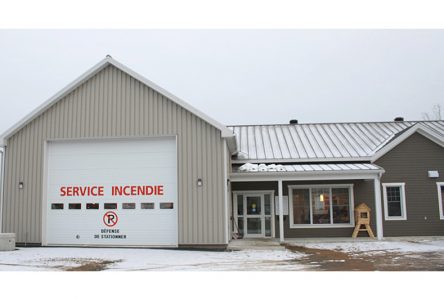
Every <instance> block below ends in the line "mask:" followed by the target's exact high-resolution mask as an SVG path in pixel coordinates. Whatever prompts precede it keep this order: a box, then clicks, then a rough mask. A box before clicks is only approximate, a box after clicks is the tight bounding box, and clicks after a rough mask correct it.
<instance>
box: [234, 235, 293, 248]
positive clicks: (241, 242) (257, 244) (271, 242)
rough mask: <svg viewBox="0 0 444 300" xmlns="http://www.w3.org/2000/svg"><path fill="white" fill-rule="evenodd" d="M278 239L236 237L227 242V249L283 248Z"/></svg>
mask: <svg viewBox="0 0 444 300" xmlns="http://www.w3.org/2000/svg"><path fill="white" fill-rule="evenodd" d="M284 249H285V246H284V245H281V244H280V243H279V239H265V238H264V239H259V238H258V239H238V240H231V241H230V242H229V243H228V247H227V250H284Z"/></svg>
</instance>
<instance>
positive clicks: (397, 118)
mask: <svg viewBox="0 0 444 300" xmlns="http://www.w3.org/2000/svg"><path fill="white" fill-rule="evenodd" d="M393 121H395V122H404V117H396V118H395V119H394V120H393Z"/></svg>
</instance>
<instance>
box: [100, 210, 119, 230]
mask: <svg viewBox="0 0 444 300" xmlns="http://www.w3.org/2000/svg"><path fill="white" fill-rule="evenodd" d="M117 221H119V217H118V216H117V214H116V213H115V212H113V211H107V212H106V213H105V214H104V215H103V223H104V224H105V225H106V226H108V227H113V226H114V225H116V224H117Z"/></svg>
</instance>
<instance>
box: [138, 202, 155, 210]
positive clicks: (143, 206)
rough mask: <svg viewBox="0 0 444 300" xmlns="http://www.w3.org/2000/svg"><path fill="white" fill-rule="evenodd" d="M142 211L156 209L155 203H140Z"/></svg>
mask: <svg viewBox="0 0 444 300" xmlns="http://www.w3.org/2000/svg"><path fill="white" fill-rule="evenodd" d="M140 208H141V209H154V203H140Z"/></svg>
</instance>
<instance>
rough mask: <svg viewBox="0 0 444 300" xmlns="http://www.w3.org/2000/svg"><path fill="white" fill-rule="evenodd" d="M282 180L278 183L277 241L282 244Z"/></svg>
mask: <svg viewBox="0 0 444 300" xmlns="http://www.w3.org/2000/svg"><path fill="white" fill-rule="evenodd" d="M282 190H283V189H282V180H279V181H278V193H279V241H280V242H281V243H283V242H284V197H283V196H282Z"/></svg>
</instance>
